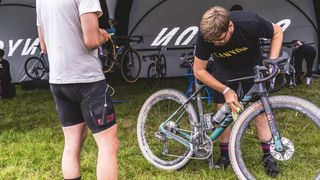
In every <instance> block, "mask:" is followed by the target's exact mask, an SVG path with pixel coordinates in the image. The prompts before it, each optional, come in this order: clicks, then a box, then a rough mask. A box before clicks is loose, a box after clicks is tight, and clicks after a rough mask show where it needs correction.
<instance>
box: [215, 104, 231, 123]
mask: <svg viewBox="0 0 320 180" xmlns="http://www.w3.org/2000/svg"><path fill="white" fill-rule="evenodd" d="M228 113H230V109H229V107H228V105H227V104H226V103H225V104H223V106H222V107H221V109H220V110H219V111H218V112H217V113H216V114H215V115H214V116H213V117H212V119H211V121H212V123H215V124H219V123H221V121H222V120H223V119H224V118H225V117H226V115H227V114H228Z"/></svg>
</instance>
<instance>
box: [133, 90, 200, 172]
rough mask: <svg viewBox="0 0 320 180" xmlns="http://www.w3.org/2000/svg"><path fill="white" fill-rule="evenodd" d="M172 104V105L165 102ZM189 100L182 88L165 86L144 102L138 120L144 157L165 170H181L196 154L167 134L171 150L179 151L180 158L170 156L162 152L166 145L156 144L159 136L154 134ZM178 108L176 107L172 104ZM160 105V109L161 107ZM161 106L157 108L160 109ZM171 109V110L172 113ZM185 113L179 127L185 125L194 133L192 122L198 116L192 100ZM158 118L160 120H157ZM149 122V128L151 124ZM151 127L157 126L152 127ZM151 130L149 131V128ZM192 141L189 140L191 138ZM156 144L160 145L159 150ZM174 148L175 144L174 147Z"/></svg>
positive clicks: (138, 132) (139, 137)
mask: <svg viewBox="0 0 320 180" xmlns="http://www.w3.org/2000/svg"><path fill="white" fill-rule="evenodd" d="M167 101H168V103H169V104H170V103H172V104H170V106H168V104H166V102H167ZM186 101H187V97H186V96H185V95H184V94H183V93H181V92H180V91H177V90H174V89H163V90H160V91H157V92H155V93H154V94H152V95H151V96H150V97H149V98H148V99H147V100H146V101H145V103H144V104H143V106H142V108H141V110H140V113H139V117H138V123H137V137H138V144H139V147H140V150H141V152H142V154H143V156H144V157H145V159H146V160H147V161H148V162H150V163H151V164H152V165H154V166H156V167H157V168H160V169H164V170H177V169H181V168H182V167H183V166H184V165H186V163H187V162H188V161H189V160H190V157H191V156H192V155H193V150H192V149H193V148H191V149H190V148H187V147H186V146H183V145H182V144H180V143H178V142H177V141H174V140H173V139H169V138H167V137H166V135H164V137H166V138H164V139H165V140H166V143H167V146H168V148H170V150H169V149H168V151H169V152H170V153H178V156H179V155H180V157H171V156H166V155H163V154H162V152H160V149H161V147H163V144H161V142H160V143H157V142H158V141H159V139H157V137H155V133H157V132H159V126H160V125H161V124H162V123H163V122H164V121H165V120H166V119H167V118H168V117H169V116H170V114H171V113H173V112H174V111H175V110H176V108H177V107H179V106H181V104H183V103H184V102H186ZM174 105H175V106H176V108H173V106H174ZM160 107H161V109H160ZM157 108H158V109H157ZM169 111H170V112H169ZM183 112H185V116H182V117H181V118H182V120H181V121H180V122H179V125H180V126H179V128H181V129H182V128H186V129H189V130H190V131H191V134H193V133H194V127H193V124H195V122H196V119H197V114H196V111H195V109H194V106H193V105H192V104H191V103H189V104H187V106H185V108H183ZM177 116H178V115H177ZM156 120H159V122H155V121H156ZM149 122H150V123H151V124H150V127H149V126H148V125H149ZM150 129H154V131H153V130H150ZM149 130H150V131H149ZM189 141H190V140H189ZM156 145H159V147H160V146H161V147H160V149H159V148H157V146H156ZM171 147H173V148H172V149H171Z"/></svg>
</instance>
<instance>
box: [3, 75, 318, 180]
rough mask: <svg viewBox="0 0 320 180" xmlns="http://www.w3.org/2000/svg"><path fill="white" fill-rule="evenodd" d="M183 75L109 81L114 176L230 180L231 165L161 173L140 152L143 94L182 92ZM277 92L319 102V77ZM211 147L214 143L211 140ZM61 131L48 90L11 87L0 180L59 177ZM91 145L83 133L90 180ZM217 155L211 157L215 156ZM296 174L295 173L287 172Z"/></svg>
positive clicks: (84, 161)
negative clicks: (115, 142) (115, 127)
mask: <svg viewBox="0 0 320 180" xmlns="http://www.w3.org/2000/svg"><path fill="white" fill-rule="evenodd" d="M186 83H187V82H186V79H183V78H178V79H169V80H166V81H165V82H163V83H162V84H161V87H158V88H156V89H155V88H150V87H149V86H148V84H147V82H146V81H144V80H139V81H138V82H137V83H135V84H126V83H123V82H120V81H111V82H110V84H111V85H112V86H113V87H114V88H115V90H116V92H115V94H114V97H113V99H114V100H127V102H125V103H116V105H115V108H116V113H117V121H118V123H119V131H118V132H119V139H120V141H121V145H120V152H119V178H120V179H235V178H236V177H235V175H234V173H233V171H232V169H231V168H228V169H227V170H226V171H216V170H213V169H209V168H208V164H207V162H206V161H197V160H193V161H191V163H189V164H188V165H187V166H186V168H184V169H183V170H180V171H173V172H167V171H163V170H159V169H157V168H155V167H154V166H152V165H151V164H149V163H148V162H147V161H146V160H145V159H144V158H143V156H142V155H141V153H140V150H139V147H138V143H137V138H136V122H137V117H138V113H139V110H140V108H141V106H142V104H143V102H144V101H145V100H146V98H147V97H148V96H149V95H150V94H152V93H153V92H154V91H156V90H157V89H161V88H165V87H170V88H178V89H180V90H183V91H185V88H186ZM278 94H288V95H295V96H299V97H303V98H306V99H308V100H310V101H312V102H313V103H315V104H317V105H320V81H319V79H315V80H314V82H313V85H312V86H311V87H307V86H306V85H300V86H298V87H296V88H294V89H284V90H282V91H281V92H278ZM214 147H215V151H217V143H214ZM62 150H63V135H62V130H61V127H60V123H59V120H58V117H57V113H56V110H55V104H54V101H53V98H52V95H51V93H50V91H49V90H48V89H42V90H39V89H37V90H29V91H26V90H23V89H22V88H21V86H20V85H17V97H15V98H13V99H10V100H0V179H6V180H7V179H24V180H25V179H34V180H38V179H62V174H61V168H60V159H61V154H62ZM96 155H97V148H96V146H95V142H94V140H93V138H92V136H91V135H89V136H88V138H87V140H86V142H85V145H84V149H83V152H82V156H81V167H82V178H83V179H95V166H96ZM217 156H218V155H215V158H217ZM293 173H299V172H293Z"/></svg>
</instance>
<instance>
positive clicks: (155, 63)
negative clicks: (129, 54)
mask: <svg viewBox="0 0 320 180" xmlns="http://www.w3.org/2000/svg"><path fill="white" fill-rule="evenodd" d="M162 50H163V49H162V47H161V46H159V47H158V48H157V53H154V54H151V55H144V56H142V59H143V61H145V62H146V61H147V59H149V60H150V61H151V63H150V65H149V67H148V79H149V84H150V85H152V86H153V85H156V86H158V85H159V83H160V79H161V78H164V77H165V76H166V74H167V60H166V57H165V55H164V54H162V53H161V51H162Z"/></svg>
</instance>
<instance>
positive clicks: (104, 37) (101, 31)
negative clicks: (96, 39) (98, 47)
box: [99, 28, 111, 42]
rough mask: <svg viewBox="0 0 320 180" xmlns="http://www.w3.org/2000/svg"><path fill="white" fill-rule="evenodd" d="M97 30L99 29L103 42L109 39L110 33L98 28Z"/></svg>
mask: <svg viewBox="0 0 320 180" xmlns="http://www.w3.org/2000/svg"><path fill="white" fill-rule="evenodd" d="M99 31H100V34H101V36H102V37H103V39H104V42H107V41H109V39H111V36H110V34H109V33H108V32H107V31H106V30H104V29H101V28H99Z"/></svg>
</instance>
